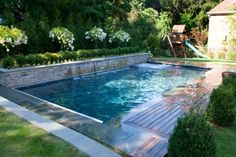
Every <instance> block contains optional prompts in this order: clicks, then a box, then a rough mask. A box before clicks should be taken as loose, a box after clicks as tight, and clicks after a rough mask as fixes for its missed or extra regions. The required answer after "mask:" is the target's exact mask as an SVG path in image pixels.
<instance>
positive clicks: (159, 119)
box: [144, 105, 181, 129]
mask: <svg viewBox="0 0 236 157" xmlns="http://www.w3.org/2000/svg"><path fill="white" fill-rule="evenodd" d="M180 108H181V106H180V105H178V106H176V107H174V108H173V109H171V110H167V111H166V112H165V113H164V114H159V115H158V116H156V117H155V118H154V119H153V120H152V121H151V123H146V124H145V125H144V126H145V127H147V128H150V129H151V128H153V127H155V126H157V124H159V123H161V122H162V121H163V120H165V119H166V118H167V117H169V116H170V115H172V114H173V113H175V111H176V110H179V109H180Z"/></svg>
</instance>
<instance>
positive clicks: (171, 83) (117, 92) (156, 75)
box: [20, 63, 205, 122]
mask: <svg viewBox="0 0 236 157" xmlns="http://www.w3.org/2000/svg"><path fill="white" fill-rule="evenodd" d="M204 73H205V70H203V69H198V68H186V67H181V66H171V65H161V64H149V63H144V64H139V65H135V66H131V67H128V68H124V69H120V70H116V71H111V72H107V73H100V74H97V75H91V76H87V77H78V78H71V79H66V80H62V81H57V82H52V83H46V84H41V85H36V86H30V87H25V88H21V89H20V90H21V91H24V92H26V93H29V94H31V95H34V96H36V97H39V98H42V99H44V100H47V101H50V102H53V103H56V104H58V105H61V106H63V107H66V108H69V109H71V110H74V111H77V112H80V113H83V114H85V115H88V116H91V117H94V118H96V119H99V120H102V121H104V122H109V121H113V120H117V119H120V118H121V117H122V116H123V115H124V114H126V113H127V112H128V111H129V110H130V109H132V108H134V107H136V106H137V105H139V104H142V103H145V102H147V101H149V100H151V99H154V98H156V97H160V96H162V94H163V93H165V92H167V91H169V90H171V89H173V88H175V87H177V86H180V85H185V84H187V83H188V82H189V81H191V80H193V79H196V78H198V77H200V76H203V75H204Z"/></svg>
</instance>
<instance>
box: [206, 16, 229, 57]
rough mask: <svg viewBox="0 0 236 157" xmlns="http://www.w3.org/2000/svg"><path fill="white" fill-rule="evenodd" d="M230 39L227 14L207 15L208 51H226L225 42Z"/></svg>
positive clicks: (215, 52)
mask: <svg viewBox="0 0 236 157" xmlns="http://www.w3.org/2000/svg"><path fill="white" fill-rule="evenodd" d="M229 39H230V22H229V16H228V15H214V16H210V17H209V34H208V52H211V53H214V54H215V55H216V56H217V53H220V52H222V51H227V50H228V47H227V46H226V42H227V41H228V40H229Z"/></svg>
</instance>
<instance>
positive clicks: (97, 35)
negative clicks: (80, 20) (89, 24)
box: [85, 27, 107, 41]
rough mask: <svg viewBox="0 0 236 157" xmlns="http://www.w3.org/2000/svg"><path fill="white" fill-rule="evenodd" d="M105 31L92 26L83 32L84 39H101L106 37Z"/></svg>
mask: <svg viewBox="0 0 236 157" xmlns="http://www.w3.org/2000/svg"><path fill="white" fill-rule="evenodd" d="M106 36H107V33H105V32H104V31H103V29H101V28H98V27H93V28H92V29H91V30H90V31H88V32H86V33H85V39H88V40H91V41H96V40H99V41H103V40H104V39H106Z"/></svg>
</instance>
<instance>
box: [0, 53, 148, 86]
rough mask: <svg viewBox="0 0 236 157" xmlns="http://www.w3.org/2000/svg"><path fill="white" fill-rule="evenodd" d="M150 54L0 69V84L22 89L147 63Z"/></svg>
mask: <svg viewBox="0 0 236 157" xmlns="http://www.w3.org/2000/svg"><path fill="white" fill-rule="evenodd" d="M149 56H150V54H149V53H139V54H133V55H125V56H118V57H109V58H102V59H94V60H86V61H76V62H69V63H61V64H53V65H45V66H36V67H27V68H17V69H9V70H8V69H0V84H2V85H4V86H8V87H22V86H28V85H33V84H38V83H44V82H49V81H56V80H61V79H65V78H69V77H72V76H81V75H86V74H93V73H97V72H103V71H109V70H112V69H117V68H122V67H127V66H130V65H134V64H139V63H144V62H147V60H148V58H149Z"/></svg>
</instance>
